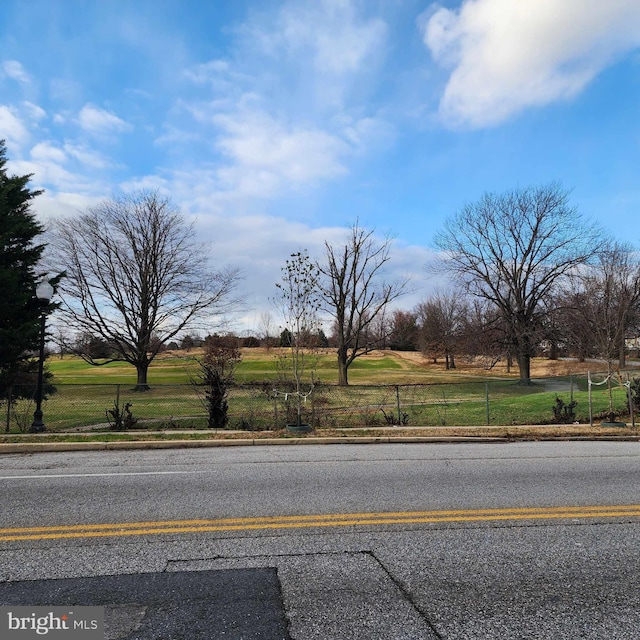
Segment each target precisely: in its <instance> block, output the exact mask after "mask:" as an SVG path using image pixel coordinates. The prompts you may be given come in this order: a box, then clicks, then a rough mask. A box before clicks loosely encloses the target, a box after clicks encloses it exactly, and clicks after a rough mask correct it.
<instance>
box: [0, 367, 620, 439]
mask: <svg viewBox="0 0 640 640" xmlns="http://www.w3.org/2000/svg"><path fill="white" fill-rule="evenodd" d="M603 377H604V375H603V376H601V378H603ZM591 378H592V380H593V379H597V378H598V375H597V374H591ZM621 379H622V378H621ZM626 379H627V380H629V377H627V378H626ZM588 386H589V385H588V379H587V376H586V375H585V376H567V377H554V378H544V379H538V380H535V381H534V384H532V385H531V386H522V385H519V384H517V382H515V381H513V380H490V381H478V382H461V383H447V384H415V385H350V386H347V387H340V386H336V385H326V384H316V385H315V386H314V387H313V388H311V387H309V388H305V389H304V391H303V393H301V394H300V395H298V394H297V393H296V392H295V390H294V388H293V387H291V386H289V387H288V386H286V385H283V384H280V383H278V385H277V386H274V384H273V383H272V382H265V383H255V384H242V385H234V386H232V387H231V388H230V389H229V394H228V398H227V402H228V418H229V420H228V424H227V426H226V428H227V429H243V430H273V429H281V428H285V426H286V425H288V424H294V423H295V422H296V420H297V407H298V403H300V409H301V417H302V421H303V422H304V423H307V424H309V425H311V426H312V427H313V428H316V429H322V428H345V427H354V428H357V427H380V426H390V425H399V426H406V427H411V426H483V425H517V424H550V423H553V422H573V421H580V422H588V421H589V418H590V414H591V417H595V418H596V419H597V418H598V417H604V416H605V415H608V411H609V393H608V388H607V387H606V385H605V386H602V387H595V386H594V387H593V388H592V393H591V394H589V393H588ZM32 393H33V387H31V388H30V389H21V388H18V387H15V388H13V389H11V390H10V393H9V397H8V398H6V397H5V398H4V399H3V401H2V402H1V404H0V407H1V408H2V413H3V421H4V431H5V432H14V433H16V432H27V431H29V428H30V426H31V422H32V420H33V411H34V409H35V402H34V401H33V399H31V397H30V396H32ZM589 395H591V398H589ZM612 397H613V401H614V410H615V412H616V413H617V414H618V415H627V416H628V415H629V404H628V400H629V393H628V387H624V386H623V385H616V386H615V388H614V389H613V392H612ZM590 402H591V404H590ZM42 409H43V412H44V422H45V425H46V427H47V429H48V430H49V431H78V430H99V429H105V430H108V429H114V428H119V429H121V428H127V427H128V428H149V429H204V428H206V427H207V407H206V402H205V394H204V388H202V387H198V386H194V385H152V386H151V388H150V389H149V390H148V391H144V392H140V391H134V390H133V389H132V388H131V385H124V384H119V385H115V384H111V385H104V384H91V385H88V384H87V385H78V384H74V385H66V384H58V385H56V386H55V391H53V392H49V393H48V394H47V395H46V398H45V399H44V401H43V405H42ZM118 419H119V420H120V422H118Z"/></svg>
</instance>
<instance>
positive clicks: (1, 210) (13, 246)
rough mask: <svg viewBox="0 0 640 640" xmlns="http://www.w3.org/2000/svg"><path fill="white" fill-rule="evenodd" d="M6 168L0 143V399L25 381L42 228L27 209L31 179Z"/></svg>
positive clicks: (35, 322)
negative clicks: (9, 389) (8, 171)
mask: <svg viewBox="0 0 640 640" xmlns="http://www.w3.org/2000/svg"><path fill="white" fill-rule="evenodd" d="M6 164H7V160H6V147H5V142H4V140H0V291H1V292H2V304H0V397H4V396H5V395H6V391H7V389H8V387H9V386H11V385H15V384H20V383H24V382H28V381H30V379H31V375H30V372H31V371H32V370H33V363H32V362H31V361H30V356H31V353H32V352H33V351H35V350H37V349H38V335H39V333H38V332H39V327H40V324H39V313H40V309H39V307H38V302H37V300H36V298H35V289H36V285H37V282H38V279H39V278H38V274H37V273H36V267H37V264H38V262H39V260H40V258H41V256H42V252H43V251H44V247H45V245H44V244H39V243H38V242H37V239H38V236H40V235H41V234H42V232H43V231H44V228H43V226H42V225H41V224H40V223H39V222H38V221H37V220H36V218H35V215H34V214H33V213H32V212H31V210H30V203H31V200H33V198H35V197H36V196H37V195H39V194H40V193H42V192H41V191H35V190H31V189H30V188H29V186H28V184H29V180H30V178H31V175H24V176H10V175H9V174H8V173H7V169H6Z"/></svg>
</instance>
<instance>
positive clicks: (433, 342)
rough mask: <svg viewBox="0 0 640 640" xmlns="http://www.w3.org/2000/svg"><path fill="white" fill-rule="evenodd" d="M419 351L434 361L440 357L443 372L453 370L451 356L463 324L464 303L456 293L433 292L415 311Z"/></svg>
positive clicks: (453, 362)
mask: <svg viewBox="0 0 640 640" xmlns="http://www.w3.org/2000/svg"><path fill="white" fill-rule="evenodd" d="M416 315H417V319H418V343H419V347H420V350H421V351H422V352H423V353H424V354H425V355H427V356H431V357H432V358H434V360H435V359H436V358H437V356H438V355H440V354H443V355H444V358H445V364H446V368H447V369H455V368H456V362H455V353H456V351H457V350H458V347H459V345H460V343H461V341H462V332H463V328H464V326H465V324H466V322H467V304H466V300H465V297H464V295H461V294H460V292H459V291H451V292H447V291H443V290H439V291H436V292H435V293H434V294H433V295H432V296H430V297H429V298H428V299H427V300H425V301H424V302H421V303H420V304H419V305H418V307H417V308H416Z"/></svg>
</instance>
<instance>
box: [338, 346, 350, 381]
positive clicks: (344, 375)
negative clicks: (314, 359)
mask: <svg viewBox="0 0 640 640" xmlns="http://www.w3.org/2000/svg"><path fill="white" fill-rule="evenodd" d="M348 368H349V365H348V364H347V348H346V347H339V348H338V384H339V385H340V386H341V387H346V386H347V385H348V384H349V379H348Z"/></svg>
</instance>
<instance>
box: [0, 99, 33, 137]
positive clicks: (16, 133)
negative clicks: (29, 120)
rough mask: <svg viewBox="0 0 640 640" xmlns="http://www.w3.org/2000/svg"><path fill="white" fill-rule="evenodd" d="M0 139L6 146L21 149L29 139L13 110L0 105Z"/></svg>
mask: <svg viewBox="0 0 640 640" xmlns="http://www.w3.org/2000/svg"><path fill="white" fill-rule="evenodd" d="M0 132H2V133H0V137H2V138H4V139H5V140H6V141H7V145H10V146H16V147H21V146H22V145H23V144H25V143H26V142H27V140H28V139H29V131H28V129H27V127H26V126H25V124H24V123H23V122H22V120H21V119H20V117H19V116H18V115H17V113H16V111H15V109H13V108H11V107H8V106H6V105H0Z"/></svg>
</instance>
